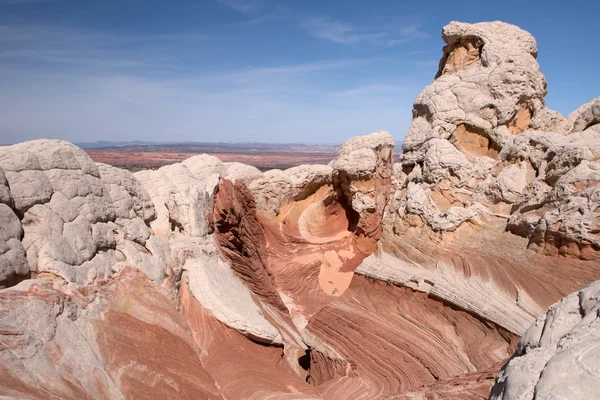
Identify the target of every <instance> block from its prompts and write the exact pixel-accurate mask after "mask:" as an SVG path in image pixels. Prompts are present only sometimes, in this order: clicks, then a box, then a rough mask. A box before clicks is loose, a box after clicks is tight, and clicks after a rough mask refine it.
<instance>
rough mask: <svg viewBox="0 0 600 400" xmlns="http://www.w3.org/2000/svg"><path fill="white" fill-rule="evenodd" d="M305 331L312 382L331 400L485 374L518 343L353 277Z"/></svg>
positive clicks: (420, 298) (417, 297)
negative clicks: (346, 286)
mask: <svg viewBox="0 0 600 400" xmlns="http://www.w3.org/2000/svg"><path fill="white" fill-rule="evenodd" d="M306 330H307V332H306V334H305V335H306V339H307V342H308V343H309V344H310V345H311V348H312V353H313V355H312V357H313V364H312V365H311V380H312V381H313V382H314V383H315V384H316V385H317V387H318V388H319V389H321V391H322V393H323V395H324V397H325V398H329V399H339V398H373V399H375V398H386V397H387V396H389V395H391V394H394V393H402V392H404V391H407V390H408V389H411V388H416V387H420V386H423V385H426V384H430V383H433V382H435V381H436V380H439V379H444V378H447V377H451V376H456V375H462V374H466V373H471V372H475V371H479V370H486V369H487V368H490V367H491V366H493V365H495V364H497V363H498V362H500V361H502V360H504V359H506V357H508V355H509V354H510V353H511V352H512V349H513V348H514V346H513V344H512V342H515V343H516V340H515V336H514V335H512V334H510V333H508V332H507V331H504V330H503V329H501V328H499V327H497V326H494V325H493V324H486V323H483V322H482V321H480V320H478V319H477V318H475V317H473V316H471V315H470V314H468V313H466V312H464V311H460V310H456V309H453V308H452V307H451V306H449V305H447V304H444V303H443V302H441V301H439V300H435V299H431V298H428V297H427V295H425V294H422V293H418V292H414V291H413V290H412V289H409V288H400V287H395V286H393V285H389V284H385V283H383V282H380V281H371V280H369V279H368V278H364V277H358V276H357V277H355V279H353V281H352V284H351V285H350V288H349V289H348V290H347V291H346V293H344V295H343V296H341V297H339V298H338V299H336V300H335V301H333V302H331V303H330V304H328V305H327V306H326V307H324V308H323V309H322V310H321V311H319V313H317V314H316V315H315V316H314V317H313V318H312V319H311V321H310V322H309V324H308V326H307V329H306ZM333 355H334V356H333ZM334 364H337V365H340V364H341V365H343V366H344V368H335V369H334V368H331V366H332V365H334ZM357 387H358V388H360V390H359V391H358V392H356V393H355V392H354V390H355V389H356V388H357Z"/></svg>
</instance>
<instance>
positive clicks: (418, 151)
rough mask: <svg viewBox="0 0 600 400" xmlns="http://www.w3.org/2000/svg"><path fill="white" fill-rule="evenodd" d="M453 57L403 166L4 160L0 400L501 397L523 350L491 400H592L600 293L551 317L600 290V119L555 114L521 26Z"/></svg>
mask: <svg viewBox="0 0 600 400" xmlns="http://www.w3.org/2000/svg"><path fill="white" fill-rule="evenodd" d="M442 37H443V39H444V40H445V42H446V44H447V46H446V47H445V48H444V51H443V55H442V59H441V61H440V66H439V70H438V72H437V75H436V77H435V80H434V81H433V83H432V84H431V85H430V86H428V87H427V88H425V90H424V91H423V92H422V93H421V94H420V95H419V97H418V98H417V99H416V101H415V105H414V109H413V121H412V124H411V127H410V130H409V132H408V135H407V137H406V140H405V142H404V144H403V146H402V150H403V153H402V155H401V156H400V160H399V161H400V162H399V163H396V164H394V153H393V148H394V141H393V138H392V137H391V136H390V135H389V134H388V133H386V132H375V133H372V134H370V135H365V136H359V137H356V138H353V139H350V140H348V141H347V142H346V143H345V144H344V145H343V146H341V148H340V151H339V154H338V155H337V157H336V158H335V159H334V160H333V161H332V162H331V163H330V164H329V165H311V166H299V167H294V168H290V169H287V170H285V171H283V170H271V171H267V172H265V173H261V172H260V171H259V170H257V169H256V168H254V167H251V166H247V165H243V164H240V163H223V162H221V161H220V160H219V159H218V158H215V157H212V156H209V155H200V156H194V157H190V158H188V159H186V160H185V161H183V162H181V163H176V164H172V165H168V166H165V167H162V168H159V169H157V170H151V171H139V172H136V173H135V174H132V173H130V172H128V171H125V170H122V169H119V168H114V167H111V166H109V165H105V164H95V163H93V162H92V160H91V159H90V158H89V157H88V156H87V154H86V153H85V152H84V151H82V150H81V149H79V148H77V147H76V146H74V145H72V144H70V143H67V142H63V141H57V140H37V141H32V142H27V143H21V144H18V145H14V146H8V147H0V397H3V398H4V397H6V398H34V399H47V398H51V399H59V398H61V399H62V398H66V399H75V398H77V399H79V398H94V399H96V398H100V399H102V398H107V399H121V398H123V399H124V398H215V399H219V398H227V399H237V398H244V399H281V398H286V399H287V398H290V399H300V398H302V399H305V398H314V399H318V398H321V399H340V398H343V399H365V398H369V399H483V398H486V397H487V395H488V392H489V390H490V387H491V386H492V383H493V377H494V375H495V374H496V373H497V371H498V370H499V369H500V367H501V365H502V364H503V363H504V362H505V361H506V360H507V359H508V358H509V357H510V354H511V353H513V351H514V350H515V346H516V342H517V339H518V336H519V335H523V337H522V338H521V342H519V345H518V346H517V349H516V353H514V355H513V356H512V357H511V358H510V359H509V361H508V362H507V363H506V364H505V365H504V367H503V368H502V370H501V372H500V375H499V377H498V379H497V380H496V384H495V386H494V389H493V390H492V395H491V396H492V398H499V399H500V398H502V399H512V398H517V397H518V398H529V397H532V398H533V395H534V393H535V395H536V396H538V397H544V396H546V394H548V395H549V394H550V393H554V394H560V395H561V396H563V397H566V398H581V397H589V398H591V397H594V394H595V393H596V392H597V391H600V388H597V385H596V384H595V381H594V379H595V377H596V375H597V374H596V370H595V360H594V359H593V356H594V355H595V350H596V348H597V342H598V338H597V337H596V335H595V333H594V332H595V331H597V329H596V328H597V327H596V326H595V325H594V324H596V321H597V320H598V318H597V314H598V313H597V308H598V307H597V304H596V303H597V301H598V296H597V292H598V287H597V286H598V284H595V285H592V286H589V287H588V288H587V289H585V290H583V291H580V292H577V293H576V294H573V295H570V296H568V297H566V298H565V299H564V300H562V301H561V302H559V303H557V304H556V305H554V306H552V307H551V309H550V311H548V313H547V314H546V315H545V316H542V317H539V316H540V315H543V314H544V311H545V309H546V308H547V307H548V306H550V305H551V304H552V303H554V302H556V301H557V300H558V299H560V298H561V297H564V296H567V295H568V294H569V293H572V292H574V291H577V290H580V289H581V288H583V287H585V286H586V285H588V284H589V283H591V282H593V281H596V280H598V279H599V278H600V158H599V157H598V155H599V154H600V130H599V129H598V126H600V125H599V124H598V122H599V121H600V119H599V115H600V112H599V100H598V99H596V100H593V101H591V102H590V103H587V104H585V105H583V106H582V107H580V108H579V109H577V110H576V111H575V112H573V113H572V114H571V115H570V116H569V117H568V118H564V117H562V116H560V115H559V114H558V113H556V112H554V111H551V110H548V109H547V108H546V106H545V103H544V96H545V94H546V92H547V88H546V82H545V79H544V76H543V75H542V74H541V72H540V69H539V66H538V64H537V62H536V57H537V45H536V42H535V40H534V39H533V37H532V36H531V35H530V34H529V33H527V32H525V31H523V30H521V29H519V28H517V27H515V26H512V25H509V24H505V23H502V22H492V23H479V24H466V23H458V22H452V23H450V24H449V25H447V26H446V27H445V28H444V30H443V32H442ZM538 317H539V318H538ZM536 318H537V320H536ZM532 323H533V325H532V326H531V324H532ZM530 326H531V327H530ZM529 327H530V328H529ZM528 328H529V329H528ZM519 396H525V397H519ZM527 396H529V397H527Z"/></svg>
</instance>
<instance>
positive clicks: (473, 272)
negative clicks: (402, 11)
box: [357, 22, 600, 334]
mask: <svg viewBox="0 0 600 400" xmlns="http://www.w3.org/2000/svg"><path fill="white" fill-rule="evenodd" d="M442 37H443V38H444V40H445V41H446V43H447V46H446V47H445V49H444V55H443V57H442V60H441V62H440V69H439V71H438V74H437V76H436V79H435V80H434V82H433V83H432V84H431V85H430V86H428V87H427V88H425V90H424V91H423V92H422V93H421V94H420V95H419V97H418V98H417V100H416V101H415V105H414V109H413V122H412V124H411V127H410V130H409V132H408V135H407V137H406V140H405V142H404V144H403V154H402V157H401V162H400V163H399V164H397V165H395V166H394V175H393V178H394V180H395V182H396V193H395V194H394V195H393V196H392V199H391V201H390V207H389V213H388V214H387V215H386V220H385V221H384V233H383V236H382V239H381V240H380V242H379V250H380V251H378V252H377V253H376V254H374V255H372V256H371V257H369V258H368V259H367V260H366V261H365V262H364V263H363V264H362V265H361V267H360V268H359V269H358V270H357V272H358V273H361V274H365V275H367V276H370V277H373V278H377V279H383V280H388V281H392V282H395V283H397V284H402V285H408V286H410V287H413V288H416V289H417V290H420V291H423V292H425V293H430V294H432V295H434V296H436V297H440V298H442V299H444V300H447V301H450V302H452V303H454V304H456V305H458V306H460V307H461V308H464V309H467V310H470V311H471V312H473V313H476V314H477V315H481V316H483V317H484V318H486V319H488V320H491V321H494V322H496V323H497V324H499V325H500V326H503V327H505V328H507V329H509V330H510V331H512V332H514V333H517V334H522V333H523V332H524V331H525V330H526V329H527V327H528V326H529V325H530V324H531V323H532V321H533V320H534V319H535V317H536V316H537V315H539V314H540V313H541V312H542V311H543V310H544V309H545V308H546V307H548V306H549V305H550V304H552V303H553V302H554V301H556V300H557V299H559V298H560V297H562V296H565V295H567V294H568V293H570V292H572V291H573V290H577V289H578V288H581V286H583V285H585V284H586V283H589V282H590V281H592V280H594V279H595V278H596V277H597V276H598V273H599V267H600V265H599V264H598V262H597V260H598V257H600V251H599V250H600V246H599V244H598V239H599V236H598V232H600V231H599V230H598V227H597V226H596V225H597V222H598V221H600V219H598V212H599V211H600V208H599V206H600V203H598V199H600V198H599V197H598V195H599V192H598V190H599V188H600V180H599V179H598V178H599V177H598V175H597V173H596V172H597V169H598V168H600V164H599V160H598V157H597V154H598V152H599V151H600V148H598V144H599V143H600V136H599V135H598V134H597V132H596V131H595V130H594V129H591V128H589V126H592V127H593V126H594V125H593V123H594V122H593V121H595V115H596V114H595V111H594V109H595V108H594V107H595V104H596V102H591V103H589V104H587V105H585V106H583V107H582V108H580V109H579V110H577V111H576V112H575V113H574V115H573V116H572V117H569V118H568V119H567V118H563V117H561V116H560V115H559V114H558V113H556V112H554V111H551V110H548V109H547V108H546V107H545V104H544V95H545V94H546V92H547V89H546V83H545V80H544V77H543V75H542V74H541V73H540V71H539V66H538V64H537V62H536V60H535V58H536V56H537V47H536V43H535V40H534V39H533V38H532V37H531V35H529V34H528V33H527V32H524V31H523V30H521V29H519V28H517V27H515V26H512V25H508V24H505V23H502V22H494V23H480V24H464V23H458V22H453V23H450V24H449V25H448V26H446V27H445V28H444V30H443V32H442ZM575 121H580V122H578V123H577V124H575ZM582 121H588V122H582ZM589 124H592V125H589ZM578 129H585V130H584V131H576V130H578ZM507 232H510V233H507ZM521 237H522V238H523V239H520V238H521ZM536 253H537V254H536ZM556 256H559V257H561V262H560V263H558V264H557V263H556V261H555V258H554V257H556ZM587 261H592V262H587Z"/></svg>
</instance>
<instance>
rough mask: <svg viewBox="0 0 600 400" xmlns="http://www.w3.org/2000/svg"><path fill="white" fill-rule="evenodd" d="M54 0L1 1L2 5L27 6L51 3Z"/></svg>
mask: <svg viewBox="0 0 600 400" xmlns="http://www.w3.org/2000/svg"><path fill="white" fill-rule="evenodd" d="M51 1H53V0H0V4H4V5H17V6H18V5H25V4H33V3H49V2H51Z"/></svg>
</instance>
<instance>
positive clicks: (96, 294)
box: [0, 269, 222, 400]
mask: <svg viewBox="0 0 600 400" xmlns="http://www.w3.org/2000/svg"><path fill="white" fill-rule="evenodd" d="M0 307H1V309H2V313H0V326H1V330H0V382H1V384H0V396H3V397H4V396H6V398H19V399H22V398H27V399H40V400H42V399H44V400H45V399H111V400H113V399H127V398H147V399H164V398H179V399H198V398H203V399H221V398H222V397H221V395H220V393H219V391H218V389H217V387H216V386H215V383H214V381H213V380H212V378H211V377H210V375H209V374H208V373H207V372H206V370H205V369H204V367H203V366H202V362H201V361H200V359H199V357H198V354H199V353H200V350H199V349H198V347H197V346H196V344H195V342H194V340H193V339H192V337H191V336H190V334H189V333H188V329H187V327H186V323H185V321H184V318H183V317H182V316H181V315H180V314H179V313H177V311H176V310H175V309H174V307H173V305H172V303H171V302H170V301H169V300H168V299H167V298H166V297H164V296H163V295H161V294H160V293H159V292H158V291H157V290H156V287H155V285H154V284H153V283H152V282H151V281H149V280H148V279H147V278H146V277H145V276H144V274H143V273H141V272H139V271H137V270H133V269H125V270H123V271H121V272H120V273H119V274H117V275H115V276H114V277H112V278H111V279H110V280H109V282H108V283H107V284H106V285H105V286H96V285H94V286H82V287H79V288H77V289H75V290H71V289H70V288H69V285H68V284H67V283H66V282H64V281H63V280H61V279H56V280H49V279H44V280H40V279H37V280H27V281H24V282H22V283H21V284H20V285H18V286H15V287H12V288H9V289H5V290H3V291H2V292H0Z"/></svg>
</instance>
